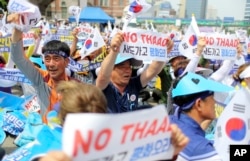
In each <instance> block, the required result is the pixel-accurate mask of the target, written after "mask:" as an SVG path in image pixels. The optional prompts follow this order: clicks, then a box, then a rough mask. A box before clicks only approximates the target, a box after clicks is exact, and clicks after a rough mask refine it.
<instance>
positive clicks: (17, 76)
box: [0, 68, 31, 84]
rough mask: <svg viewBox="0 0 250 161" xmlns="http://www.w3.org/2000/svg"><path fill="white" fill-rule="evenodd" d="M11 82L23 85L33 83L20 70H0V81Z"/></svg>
mask: <svg viewBox="0 0 250 161" xmlns="http://www.w3.org/2000/svg"><path fill="white" fill-rule="evenodd" d="M1 79H3V80H9V81H13V82H21V83H29V84H30V83H31V82H30V80H29V79H28V78H26V77H25V76H24V75H23V74H22V73H21V72H20V70H19V69H12V68H0V80H1Z"/></svg>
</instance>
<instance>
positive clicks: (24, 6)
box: [7, 0, 41, 32]
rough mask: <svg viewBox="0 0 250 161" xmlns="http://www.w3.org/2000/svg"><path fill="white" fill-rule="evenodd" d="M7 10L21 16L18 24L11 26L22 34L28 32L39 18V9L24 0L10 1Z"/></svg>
mask: <svg viewBox="0 0 250 161" xmlns="http://www.w3.org/2000/svg"><path fill="white" fill-rule="evenodd" d="M7 9H8V11H9V12H10V13H18V14H20V15H21V16H20V17H19V24H12V25H13V27H14V28H17V29H19V30H20V31H23V32H28V31H29V30H30V29H31V28H32V27H33V26H35V25H36V24H37V22H38V21H39V20H40V18H41V13H40V10H39V8H38V7H37V6H35V5H33V4H32V3H30V2H28V1H26V0H10V1H9V3H8V6H7Z"/></svg>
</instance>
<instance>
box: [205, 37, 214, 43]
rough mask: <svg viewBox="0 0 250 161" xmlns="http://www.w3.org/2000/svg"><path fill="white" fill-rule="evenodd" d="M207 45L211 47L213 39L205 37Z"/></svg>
mask: <svg viewBox="0 0 250 161" xmlns="http://www.w3.org/2000/svg"><path fill="white" fill-rule="evenodd" d="M205 39H206V43H207V45H213V44H214V38H213V37H205Z"/></svg>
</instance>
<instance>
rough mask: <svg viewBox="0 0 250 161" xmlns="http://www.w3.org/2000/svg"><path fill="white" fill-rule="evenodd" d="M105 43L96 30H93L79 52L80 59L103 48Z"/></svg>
mask: <svg viewBox="0 0 250 161" xmlns="http://www.w3.org/2000/svg"><path fill="white" fill-rule="evenodd" d="M104 45H105V42H104V40H103V37H102V36H101V34H100V32H99V30H98V29H97V28H95V29H94V32H93V33H92V34H90V35H89V36H88V38H87V39H86V41H85V42H84V44H83V47H82V48H81V50H80V55H81V58H84V57H86V56H88V55H90V54H91V53H92V52H94V51H96V50H97V49H99V48H101V47H103V46H104Z"/></svg>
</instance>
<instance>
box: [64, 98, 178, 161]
mask: <svg viewBox="0 0 250 161" xmlns="http://www.w3.org/2000/svg"><path fill="white" fill-rule="evenodd" d="M131 97H132V96H131ZM86 120H88V121H86ZM169 125H170V122H169V118H168V116H167V112H166V110H165V107H164V106H162V105H161V106H157V107H154V108H152V109H147V110H141V111H140V110H139V111H135V112H127V113H122V114H116V115H113V114H89V113H85V114H68V115H67V117H66V120H65V124H64V128H63V151H64V152H66V153H67V154H68V155H69V156H71V157H72V159H73V161H82V160H85V161H94V160H95V161H101V160H107V159H108V160H109V161H117V160H119V161H130V160H138V161H150V160H163V159H171V158H172V157H173V146H172V145H171V141H170V135H171V134H170V129H169Z"/></svg>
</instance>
